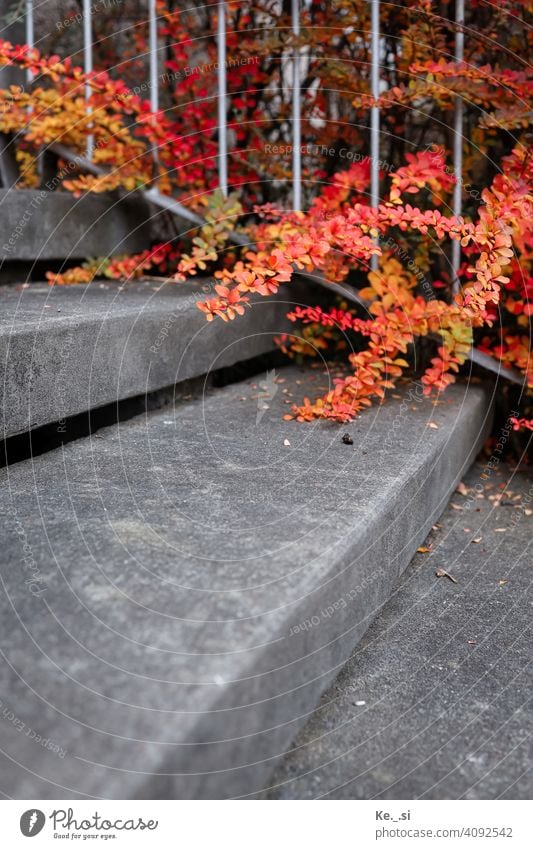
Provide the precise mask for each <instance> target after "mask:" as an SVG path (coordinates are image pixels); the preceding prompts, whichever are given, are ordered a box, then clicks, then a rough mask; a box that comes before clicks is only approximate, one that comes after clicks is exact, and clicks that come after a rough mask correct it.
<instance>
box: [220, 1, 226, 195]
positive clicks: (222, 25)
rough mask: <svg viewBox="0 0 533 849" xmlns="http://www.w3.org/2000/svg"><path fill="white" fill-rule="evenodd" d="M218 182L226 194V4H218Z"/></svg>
mask: <svg viewBox="0 0 533 849" xmlns="http://www.w3.org/2000/svg"><path fill="white" fill-rule="evenodd" d="M217 47H218V71H217V74H218V182H219V187H220V191H221V192H222V194H223V195H224V196H226V197H227V194H228V109H227V80H226V4H225V3H224V2H223V0H221V2H219V4H218V39H217Z"/></svg>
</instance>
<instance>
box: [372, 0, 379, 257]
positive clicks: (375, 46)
mask: <svg viewBox="0 0 533 849" xmlns="http://www.w3.org/2000/svg"><path fill="white" fill-rule="evenodd" d="M379 41H380V33H379V0H372V8H371V24H370V93H371V95H372V99H373V100H374V101H377V99H378V98H379V94H380V91H379V76H380V75H379V58H380V57H379V53H380V50H379V48H380V44H379ZM370 205H371V206H372V208H373V209H377V208H378V205H379V106H376V105H373V106H372V108H371V110H370ZM370 266H371V268H372V270H373V271H375V270H376V269H377V267H378V258H377V256H372V258H371V260H370Z"/></svg>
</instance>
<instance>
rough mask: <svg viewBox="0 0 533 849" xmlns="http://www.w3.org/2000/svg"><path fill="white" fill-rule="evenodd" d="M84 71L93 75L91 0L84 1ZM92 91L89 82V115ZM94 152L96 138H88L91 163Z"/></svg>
mask: <svg viewBox="0 0 533 849" xmlns="http://www.w3.org/2000/svg"><path fill="white" fill-rule="evenodd" d="M83 69H84V71H85V74H86V75H88V74H92V71H93V35H92V21H91V0H83ZM91 94H92V89H91V86H90V83H89V82H86V83H85V103H86V104H87V105H86V113H87V115H91V114H92V109H91V107H90V106H89V98H90V97H91ZM93 151H94V136H93V135H92V134H91V135H88V136H87V146H86V156H87V159H88V160H89V161H90V160H92V158H93Z"/></svg>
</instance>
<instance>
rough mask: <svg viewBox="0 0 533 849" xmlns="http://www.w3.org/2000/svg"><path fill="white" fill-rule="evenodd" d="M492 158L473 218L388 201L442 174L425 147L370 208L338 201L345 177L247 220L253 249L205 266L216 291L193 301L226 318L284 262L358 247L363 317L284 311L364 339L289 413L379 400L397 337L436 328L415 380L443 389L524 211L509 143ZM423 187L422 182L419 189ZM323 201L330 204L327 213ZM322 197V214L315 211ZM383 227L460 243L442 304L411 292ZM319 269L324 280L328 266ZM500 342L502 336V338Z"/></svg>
mask: <svg viewBox="0 0 533 849" xmlns="http://www.w3.org/2000/svg"><path fill="white" fill-rule="evenodd" d="M504 164H505V170H504V173H503V174H501V175H499V176H498V177H497V178H496V179H495V181H494V183H493V185H492V186H491V188H490V189H487V190H485V191H484V192H483V195H482V197H483V202H484V203H483V206H481V207H480V209H479V213H478V219H477V221H475V222H470V221H466V220H464V219H463V218H461V217H454V216H451V215H450V216H447V215H444V214H443V213H441V212H440V211H439V210H437V209H429V210H421V209H419V208H418V207H413V206H411V205H410V204H408V203H401V202H399V197H398V194H397V190H399V192H400V193H401V192H402V191H406V192H408V193H409V192H410V187H411V186H417V188H420V187H421V186H420V183H421V182H424V181H425V182H431V183H433V184H435V183H436V184H437V185H438V186H439V187H441V186H442V185H443V184H446V185H448V184H449V180H448V175H447V174H446V172H445V171H444V170H443V169H442V168H441V169H435V168H429V167H428V159H427V156H426V155H425V153H422V154H415V155H413V156H412V157H411V158H410V161H409V163H408V165H407V166H406V167H405V168H404V169H401V172H402V173H401V174H400V175H399V177H396V179H394V180H393V189H394V190H395V192H394V196H393V198H392V200H391V199H390V197H389V198H388V199H387V200H386V201H385V202H383V203H382V204H380V205H379V207H378V209H377V210H375V209H372V208H370V207H369V206H368V205H367V204H366V203H362V202H356V203H352V202H347V201H346V197H345V192H344V188H345V186H344V185H342V184H340V185H339V184H336V185H335V186H334V187H333V190H330V191H329V193H328V196H327V198H326V201H325V202H323V203H320V202H317V203H316V204H314V205H313V206H312V207H311V209H310V211H309V212H308V213H307V214H303V213H290V214H281V213H280V215H279V219H278V220H277V221H276V220H274V221H272V220H268V221H267V222H265V223H261V224H260V225H258V226H257V228H256V230H255V232H254V234H253V236H254V238H255V239H256V240H257V243H258V245H259V246H261V244H262V242H263V243H264V249H260V250H256V251H247V252H246V253H245V256H244V258H243V259H241V260H239V261H238V262H237V263H236V264H235V265H234V266H233V267H232V268H226V269H224V270H222V271H220V272H217V276H218V277H219V279H220V280H221V283H220V284H219V285H218V286H217V288H216V291H217V295H216V297H215V298H212V299H209V300H206V301H203V302H200V303H199V305H198V306H199V308H200V309H201V310H202V311H203V312H204V313H205V314H206V317H207V319H208V320H212V319H213V318H214V317H215V316H218V317H220V318H222V319H223V320H225V321H227V320H232V319H233V318H235V316H236V315H241V314H242V313H243V312H244V308H245V306H246V305H247V303H248V302H249V299H250V296H251V295H252V294H260V295H269V294H275V293H276V291H277V290H278V287H279V285H280V283H282V282H286V281H288V280H289V279H290V278H291V277H292V275H293V274H294V272H295V271H298V270H306V271H314V270H316V271H322V272H326V273H328V272H331V270H332V269H334V268H335V267H336V266H340V265H341V264H342V265H343V266H344V269H346V267H352V268H353V267H357V266H358V265H359V266H361V267H363V269H364V268H366V267H367V265H368V262H369V260H370V257H371V256H373V255H376V256H378V257H379V268H378V271H376V272H370V273H369V274H368V281H369V284H370V285H369V286H368V287H366V288H365V289H362V290H360V292H359V294H360V296H361V297H362V298H367V299H368V301H369V305H368V313H369V316H370V317H369V318H366V319H364V320H363V319H359V318H357V317H355V316H353V315H351V314H350V313H347V312H346V311H344V312H342V311H333V312H330V313H323V312H322V311H321V310H320V309H319V308H316V309H314V310H311V311H309V312H302V311H301V310H295V311H294V312H293V313H292V314H291V316H290V317H291V318H292V319H293V320H300V321H303V323H304V325H305V324H309V323H312V324H313V325H321V326H323V327H324V328H331V327H335V329H337V330H339V331H341V332H345V331H346V330H350V331H356V332H357V333H358V334H360V335H361V336H362V337H365V338H366V340H367V347H366V349H365V350H362V351H353V352H352V353H350V354H349V356H348V361H349V364H350V366H351V370H352V373H351V374H349V375H348V376H346V377H344V378H342V379H338V380H337V382H336V385H335V387H334V389H333V390H332V391H331V392H329V393H328V394H327V395H326V396H324V397H323V398H319V399H317V400H315V401H314V402H311V401H310V400H309V399H305V400H304V403H303V404H302V405H301V406H298V407H295V408H294V410H293V415H294V416H296V418H298V419H299V420H304V421H309V420H312V419H315V418H327V419H333V420H335V421H341V422H345V421H349V420H350V419H352V418H353V417H354V416H355V415H357V413H358V412H359V411H360V410H362V409H363V408H364V407H366V406H369V405H370V404H371V403H372V399H382V398H383V397H384V394H385V391H386V390H387V389H390V388H392V386H393V385H394V382H395V380H397V378H398V377H400V375H402V373H403V371H404V369H405V368H406V367H407V366H408V362H407V360H406V359H405V354H406V353H407V349H408V346H409V345H410V344H411V343H412V342H413V341H414V339H415V338H416V337H421V336H434V337H437V338H440V343H441V344H440V345H439V347H438V349H437V353H436V356H435V357H433V359H432V361H431V363H430V366H429V367H428V368H427V369H426V371H425V373H424V375H423V377H422V383H423V384H424V390H425V392H426V393H428V394H429V393H430V392H431V391H432V390H443V389H445V388H446V386H448V385H449V384H450V383H452V382H453V380H454V374H455V373H456V372H457V371H458V370H459V367H460V365H461V364H462V363H463V362H464V361H465V359H466V356H467V355H468V353H469V351H470V347H471V344H472V331H473V329H474V328H476V327H481V326H483V325H488V326H491V324H492V321H493V317H494V316H493V311H494V308H495V307H496V305H498V303H499V301H500V293H501V288H502V286H506V285H507V284H508V283H509V282H510V278H509V276H508V274H507V272H508V270H509V269H510V265H511V263H512V261H513V257H514V251H513V239H512V233H513V228H516V225H517V221H520V222H528V221H531V218H532V215H533V198H532V196H531V193H530V188H529V187H530V186H531V182H530V179H531V177H532V176H533V175H532V174H531V173H530V171H531V164H530V163H529V161H528V160H527V158H526V157H525V154H524V153H523V151H522V150H519V149H517V150H516V151H514V153H513V154H512V156H511V157H508V160H507V162H506V163H504ZM357 168H358V166H357V165H355V166H353V167H352V169H351V170H352V174H351V175H350V174H348V177H347V178H348V179H350V177H352V178H353V177H354V175H355V171H356V170H357ZM439 175H440V176H439ZM345 180H346V178H345ZM439 181H441V182H439ZM434 188H435V185H432V186H431V189H432V190H434ZM335 191H337V195H336V197H334V192H335ZM335 200H336V201H337V203H335ZM335 205H336V207H337V211H336V213H333V209H334V207H335ZM325 206H326V207H327V210H328V213H329V214H328V216H327V217H326V216H324V214H323V213H324V207H325ZM268 217H269V219H272V218H273V216H272V215H269V216H268ZM394 228H398V230H399V231H400V233H401V232H408V233H409V234H413V233H415V234H416V233H418V234H420V235H422V236H428V235H429V236H430V237H431V238H433V239H434V240H436V241H441V240H442V239H444V238H445V237H447V238H449V239H453V240H457V241H459V242H460V243H461V246H462V249H463V251H464V252H465V254H466V255H467V256H468V257H469V258H472V261H471V264H470V265H469V266H468V267H467V269H466V270H465V275H466V276H467V278H468V279H467V281H466V283H465V285H464V286H463V288H462V291H461V292H460V293H459V294H458V295H457V296H456V297H455V300H454V301H453V302H452V303H447V302H445V301H443V300H438V299H437V298H435V297H432V298H430V299H429V300H427V299H426V298H424V297H422V296H421V295H417V294H415V293H414V292H413V289H414V286H415V284H416V279H415V278H414V277H413V275H412V274H409V273H406V272H404V271H403V270H402V267H401V265H400V263H398V261H397V260H395V259H394V256H393V253H394V252H393V251H391V250H387V249H386V247H385V245H386V244H389V243H386V236H387V234H389V233H390V232H391V231H393V230H394ZM522 231H524V227H522ZM522 235H523V236H524V233H523V232H522ZM269 246H270V247H269ZM332 257H335V258H336V261H335V262H331V261H330V259H331V258H332ZM343 273H344V275H345V273H346V270H344V272H342V271H340V276H341V277H342V275H343ZM328 276H329V277H330V279H332V276H331V274H330V273H328ZM333 279H335V278H334V277H333ZM337 279H338V278H337ZM507 343H508V345H510V344H511V343H510V340H507ZM281 344H282V346H284V347H285V349H286V350H290V349H291V344H290V343H289V342H288V341H287V339H286V338H285V339H282V340H281ZM294 344H296V348H293V351H294V350H303V349H304V348H306V347H307V348H308V347H309V344H312V342H311V340H310V338H309V336H307V337H304V338H303V340H302V338H300V340H299V341H296V342H295V343H294ZM298 346H300V348H298ZM527 350H529V348H528V349H527ZM515 362H516V364H517V365H519V366H520V367H522V368H523V369H524V371H525V373H526V379H527V384H528V386H529V387H533V369H532V368H531V367H530V365H529V356H528V355H527V354H526V351H525V350H524V356H523V358H522V359H520V361H518V360H515Z"/></svg>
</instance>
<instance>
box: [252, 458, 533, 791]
mask: <svg viewBox="0 0 533 849" xmlns="http://www.w3.org/2000/svg"><path fill="white" fill-rule="evenodd" d="M495 461H496V467H497V468H496V470H495V471H493V472H490V471H489V472H488V477H483V475H487V469H486V467H485V464H484V463H477V464H476V465H475V466H474V467H473V468H472V470H471V471H470V473H469V474H468V475H467V476H466V478H465V481H464V482H465V485H466V491H464V494H460V493H456V494H455V495H454V496H453V498H452V500H451V505H450V506H449V507H448V508H447V510H446V511H445V513H444V514H443V516H442V517H441V519H440V520H439V522H438V527H437V528H436V530H434V531H432V532H431V534H430V536H429V539H428V541H427V543H426V545H425V547H426V548H429V547H431V551H430V552H429V553H419V554H417V555H416V556H415V558H414V559H413V562H412V563H411V564H410V566H409V568H408V569H407V570H406V571H405V573H404V575H403V577H402V579H401V581H400V582H399V584H398V586H397V588H396V590H395V591H394V593H393V594H392V597H391V599H390V600H389V602H388V603H387V604H386V605H385V607H384V608H383V610H382V611H381V613H380V615H379V616H378V618H377V619H376V621H375V622H374V624H373V625H372V626H371V627H370V628H369V630H368V631H367V633H366V635H365V637H364V639H363V640H362V641H361V642H360V644H359V645H358V647H357V649H356V651H355V652H354V654H353V655H352V657H351V658H350V661H349V663H348V664H347V665H346V667H345V668H344V669H343V671H342V672H341V674H340V675H339V677H338V678H337V680H336V681H335V683H334V684H333V686H332V687H331V688H330V689H329V690H328V691H327V692H326V693H325V694H324V696H323V698H322V700H321V702H320V705H319V706H318V708H317V709H316V711H314V712H313V714H312V715H311V716H310V718H309V722H308V723H307V725H306V726H305V728H304V730H303V731H302V733H301V734H300V735H299V736H298V738H297V740H296V741H295V742H294V747H293V749H292V750H291V752H290V753H289V754H288V755H287V757H286V758H285V760H284V761H283V763H282V765H281V766H280V767H279V769H278V770H277V772H276V774H275V776H274V777H273V778H272V780H271V789H270V791H269V794H268V795H269V798H271V799H310V798H327V799H419V798H420V799H499V798H503V799H531V798H532V797H533V775H532V772H531V764H532V763H533V748H532V737H531V732H532V731H533V713H532V710H531V707H532V704H531V700H532V697H533V680H532V677H531V649H532V645H533V643H532V616H531V614H532V605H533V595H532V593H531V580H532V577H533V551H532V548H533V473H531V472H528V471H527V470H526V469H519V470H518V471H515V470H512V469H510V468H509V467H506V466H504V465H503V464H498V455H495ZM439 569H445V570H447V571H448V572H449V573H450V574H451V575H452V576H453V577H454V578H455V579H456V581H457V583H453V581H451V580H450V579H449V578H447V577H446V576H444V577H437V576H436V574H435V573H436V572H437V570H439Z"/></svg>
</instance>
